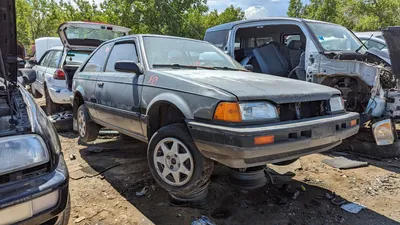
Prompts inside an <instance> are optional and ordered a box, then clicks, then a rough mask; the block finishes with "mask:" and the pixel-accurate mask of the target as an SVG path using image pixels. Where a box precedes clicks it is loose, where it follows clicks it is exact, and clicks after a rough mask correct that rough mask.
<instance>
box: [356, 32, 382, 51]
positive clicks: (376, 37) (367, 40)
mask: <svg viewBox="0 0 400 225" xmlns="http://www.w3.org/2000/svg"><path fill="white" fill-rule="evenodd" d="M354 34H355V35H356V36H357V37H358V38H359V39H360V40H361V41H362V42H363V43H364V44H365V45H366V46H367V48H368V49H371V48H376V49H379V50H382V51H386V52H387V51H388V48H387V44H386V41H385V38H384V37H383V35H382V32H380V31H372V32H355V33H354Z"/></svg>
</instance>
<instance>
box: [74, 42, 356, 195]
mask: <svg viewBox="0 0 400 225" xmlns="http://www.w3.org/2000/svg"><path fill="white" fill-rule="evenodd" d="M73 94H74V95H73V96H74V97H73V110H74V115H75V116H76V117H77V121H78V128H79V129H78V130H79V136H80V139H81V140H82V141H85V142H88V141H93V140H94V139H96V137H97V135H98V132H99V129H100V127H106V128H111V129H115V130H118V131H119V132H121V133H123V134H126V135H128V136H131V137H134V138H137V139H140V140H142V141H144V142H148V143H149V144H148V162H149V166H150V170H151V172H152V174H153V176H154V177H155V179H156V181H157V182H158V183H159V184H160V185H161V186H162V187H163V188H165V189H166V190H168V191H171V192H189V191H192V190H194V189H195V188H198V187H200V186H201V185H203V184H204V183H205V182H207V180H208V178H209V177H210V176H211V172H212V169H213V161H217V162H220V163H222V164H224V165H226V166H229V167H231V168H242V169H243V168H249V167H255V166H259V165H265V163H267V162H282V161H287V160H292V159H295V158H298V157H300V156H303V155H307V154H311V153H314V152H321V151H325V150H328V149H330V148H332V147H334V146H337V145H338V144H340V143H341V142H342V139H344V138H347V137H349V136H351V135H353V134H355V133H357V132H358V129H359V115H358V113H348V112H345V109H344V108H343V104H342V99H341V97H340V92H339V91H338V90H336V89H333V88H330V87H326V86H322V85H317V84H312V83H307V82H303V81H297V80H292V79H287V78H279V77H276V76H264V75H260V74H257V73H251V72H249V71H247V70H245V69H244V68H243V67H242V66H241V65H240V64H239V63H238V62H236V61H235V60H233V59H232V58H231V57H229V56H228V55H226V54H225V53H224V52H223V51H221V50H220V49H218V48H217V47H215V46H213V45H211V44H209V43H207V42H203V41H197V40H191V39H185V38H177V37H168V36H157V35H135V36H128V37H125V38H118V39H114V40H112V41H108V42H106V43H104V44H102V45H101V46H100V47H99V48H97V50H95V51H94V53H93V54H92V55H91V56H90V57H89V58H88V60H87V61H86V62H85V63H84V64H83V65H82V67H80V68H79V70H78V71H77V73H75V76H74V78H73Z"/></svg>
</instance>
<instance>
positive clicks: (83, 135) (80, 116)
mask: <svg viewBox="0 0 400 225" xmlns="http://www.w3.org/2000/svg"><path fill="white" fill-rule="evenodd" d="M77 120H78V134H79V139H80V140H81V141H82V142H84V143H87V142H91V141H94V140H96V139H97V136H98V135H99V130H100V126H99V125H98V124H96V123H95V122H92V121H91V119H90V116H89V113H88V111H87V109H86V106H85V104H82V105H80V106H79V108H78V111H77Z"/></svg>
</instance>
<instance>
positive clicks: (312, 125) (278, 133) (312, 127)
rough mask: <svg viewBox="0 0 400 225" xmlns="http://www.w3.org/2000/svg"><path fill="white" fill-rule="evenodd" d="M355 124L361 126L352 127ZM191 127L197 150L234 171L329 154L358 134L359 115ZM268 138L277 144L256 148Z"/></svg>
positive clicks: (192, 122)
mask: <svg viewBox="0 0 400 225" xmlns="http://www.w3.org/2000/svg"><path fill="white" fill-rule="evenodd" d="M352 120H356V121H357V125H355V126H351V125H350V122H351V121H352ZM187 123H188V127H189V130H190V133H191V135H192V137H193V139H194V141H195V144H196V146H197V148H198V149H199V150H200V151H201V152H202V154H203V155H204V156H205V157H207V158H211V159H213V160H215V161H217V162H219V163H221V164H224V165H226V166H229V167H232V168H247V167H253V166H259V165H265V164H266V163H274V162H281V161H286V160H290V159H295V158H298V157H301V156H304V155H308V154H311V153H315V152H322V151H326V150H329V149H331V148H333V147H335V146H337V145H339V144H340V143H342V140H343V139H345V138H348V137H350V136H352V135H354V134H356V133H357V132H358V130H359V114H358V113H345V114H340V115H331V116H324V117H319V118H317V119H315V118H313V119H303V120H298V121H288V122H284V123H277V124H269V125H262V126H248V127H225V126H220V125H212V124H205V123H199V122H195V121H188V122H187ZM265 135H274V137H275V142H274V143H273V144H266V145H254V137H258V136H265Z"/></svg>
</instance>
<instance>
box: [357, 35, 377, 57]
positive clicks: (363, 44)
mask: <svg viewBox="0 0 400 225" xmlns="http://www.w3.org/2000/svg"><path fill="white" fill-rule="evenodd" d="M372 36H374V34H371V36H370V37H369V38H368V39H367V40H366V41H365V43H366V42H367V41H369V40H371V38H372ZM365 43H364V42H363V41H361V45H360V47H358V48H357V50H356V53H358V51H360V49H361V48H362V47H363V46H364V47H365V48H367V49H368V47H367V46H366V45H365Z"/></svg>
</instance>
